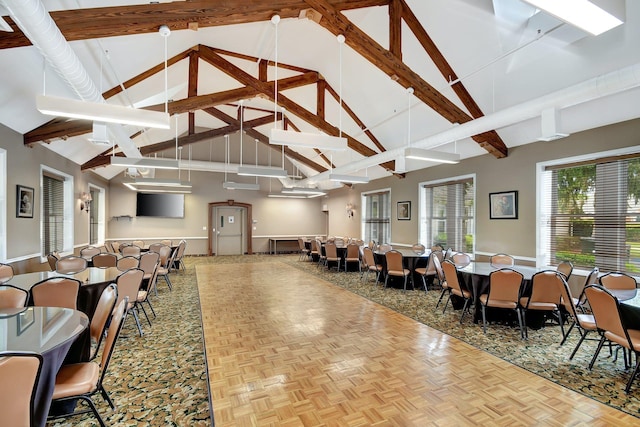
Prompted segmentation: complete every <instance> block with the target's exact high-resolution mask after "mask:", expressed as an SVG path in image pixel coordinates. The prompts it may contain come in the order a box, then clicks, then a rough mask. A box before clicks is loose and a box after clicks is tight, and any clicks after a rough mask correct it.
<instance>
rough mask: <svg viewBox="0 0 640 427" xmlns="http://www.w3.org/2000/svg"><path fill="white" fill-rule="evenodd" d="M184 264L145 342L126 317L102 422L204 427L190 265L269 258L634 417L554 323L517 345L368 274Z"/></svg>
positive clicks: (633, 399) (304, 266) (612, 368)
mask: <svg viewBox="0 0 640 427" xmlns="http://www.w3.org/2000/svg"><path fill="white" fill-rule="evenodd" d="M185 261H186V265H187V270H186V271H182V272H180V273H175V274H172V275H171V280H172V283H173V292H169V290H168V288H167V287H166V285H165V284H164V282H163V281H162V279H160V280H159V286H158V288H159V295H158V296H157V297H155V298H153V299H152V303H153V305H154V308H155V309H156V313H157V314H158V318H157V319H156V320H155V321H153V320H152V323H153V326H152V327H149V325H148V324H147V323H146V320H144V316H142V318H143V319H142V321H143V322H144V323H143V324H142V327H143V330H144V332H145V335H144V337H139V336H138V333H137V330H136V327H135V322H134V321H133V318H129V319H128V320H127V323H126V325H125V327H124V329H123V332H122V335H121V338H120V341H119V342H118V343H117V346H116V349H115V352H114V356H113V357H114V358H113V360H112V363H111V365H110V368H109V372H108V375H107V380H106V382H105V386H106V388H107V390H109V393H110V395H111V397H112V398H113V400H114V402H115V403H116V405H117V406H118V411H117V412H113V413H112V412H111V411H110V408H109V407H108V405H107V404H106V403H104V401H103V400H102V398H101V397H96V398H95V399H94V400H95V401H96V403H97V406H98V410H99V411H100V413H101V414H103V417H104V418H105V421H106V422H107V424H109V425H118V426H134V425H135V426H206V425H211V424H212V420H211V418H210V413H209V393H208V387H207V375H206V366H205V357H204V348H203V344H202V327H201V312H200V304H199V300H198V292H197V284H196V280H195V268H196V266H197V265H199V264H208V263H245V262H246V263H254V262H274V261H279V262H285V263H287V264H289V265H291V266H294V267H295V268H298V269H301V270H304V271H306V272H308V273H310V274H312V275H314V276H317V277H320V278H322V279H325V280H327V281H330V282H332V283H334V284H335V285H337V286H341V287H343V288H345V289H348V290H349V291H351V292H353V293H356V294H358V295H361V296H363V297H364V298H368V299H370V300H372V301H375V302H377V303H379V304H382V305H385V306H387V307H389V308H392V309H393V310H396V311H398V312H400V313H403V314H404V315H406V316H408V317H410V318H413V319H415V320H417V321H419V322H422V323H424V324H426V325H428V326H431V327H433V328H435V329H438V330H440V331H442V332H444V333H446V334H449V335H451V336H454V337H456V338H459V339H461V340H463V341H465V342H467V343H469V344H471V345H473V346H475V347H477V348H480V349H482V350H485V351H487V352H489V353H491V354H494V355H496V356H498V357H500V358H502V359H504V360H507V361H509V362H511V363H513V364H515V365H517V366H520V367H522V368H524V369H527V370H528V371H531V372H533V373H536V374H538V375H540V376H542V377H545V378H548V379H550V380H551V381H554V382H556V383H558V384H560V385H562V386H564V387H567V388H569V389H572V390H575V391H577V392H579V393H582V394H583V395H585V396H588V397H591V398H593V399H595V400H598V401H600V402H603V403H605V404H607V405H609V406H612V407H615V408H618V409H620V410H622V411H625V412H627V413H629V414H632V415H634V416H637V417H640V399H638V397H639V396H640V380H636V382H635V383H634V386H633V387H632V389H631V392H630V393H629V395H626V394H625V393H624V386H625V384H626V381H627V379H628V376H629V374H630V371H627V370H625V369H624V365H623V362H622V360H620V359H619V360H618V361H617V362H614V361H613V360H612V358H610V357H608V353H607V351H606V350H603V352H602V354H601V356H600V357H599V359H598V361H597V362H596V365H595V366H594V369H593V370H592V371H589V370H588V369H587V365H588V363H589V360H590V358H591V355H592V354H593V351H594V349H595V344H596V343H595V342H594V341H585V343H584V344H583V345H582V347H581V348H580V350H579V351H578V353H577V354H576V356H575V357H574V359H573V360H572V361H569V360H568V359H569V355H570V354H571V351H572V350H573V348H574V346H575V345H576V343H577V339H578V333H577V332H575V331H574V332H572V336H571V337H570V338H569V340H568V341H567V343H565V345H563V346H562V347H561V346H560V345H559V343H560V339H561V335H560V331H559V328H558V327H557V326H554V327H545V328H542V329H539V330H529V340H528V341H522V340H521V339H520V334H519V331H518V329H517V328H515V327H512V326H510V325H499V324H491V325H490V326H489V327H488V330H487V334H486V335H485V334H483V332H482V326H481V325H477V324H474V323H473V321H472V319H471V316H466V317H465V319H464V321H463V323H462V324H460V323H459V319H460V311H459V310H452V309H451V306H449V308H448V309H447V311H446V312H445V313H444V314H443V313H442V310H441V309H438V310H435V305H436V301H437V298H438V296H439V294H440V292H439V291H437V290H436V291H429V292H427V293H425V292H424V291H407V292H406V293H404V292H402V290H400V289H393V288H388V289H383V288H382V286H381V285H380V284H378V285H377V286H375V284H374V279H373V276H372V275H370V276H369V280H368V281H367V282H364V281H361V279H360V275H359V273H344V272H336V271H335V270H332V271H327V270H326V268H323V267H320V268H318V267H316V265H315V264H313V263H310V262H303V261H298V257H297V255H295V256H290V255H283V256H278V257H277V258H276V257H274V256H268V255H253V256H242V257H236V256H218V257H186V258H185ZM440 308H442V305H441V306H440ZM550 397H552V396H550ZM639 423H640V420H639ZM49 425H50V426H54V425H55V426H63V425H65V426H71V425H73V426H83V427H84V426H93V425H96V422H95V419H94V418H93V417H92V416H89V415H84V416H78V417H74V418H70V419H67V420H61V421H59V422H57V423H50V424H49Z"/></svg>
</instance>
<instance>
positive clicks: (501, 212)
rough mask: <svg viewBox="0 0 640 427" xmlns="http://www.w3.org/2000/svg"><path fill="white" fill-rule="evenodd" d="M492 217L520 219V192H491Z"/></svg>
mask: <svg viewBox="0 0 640 427" xmlns="http://www.w3.org/2000/svg"><path fill="white" fill-rule="evenodd" d="M489 218H490V219H518V192H517V191H503V192H500V193H489Z"/></svg>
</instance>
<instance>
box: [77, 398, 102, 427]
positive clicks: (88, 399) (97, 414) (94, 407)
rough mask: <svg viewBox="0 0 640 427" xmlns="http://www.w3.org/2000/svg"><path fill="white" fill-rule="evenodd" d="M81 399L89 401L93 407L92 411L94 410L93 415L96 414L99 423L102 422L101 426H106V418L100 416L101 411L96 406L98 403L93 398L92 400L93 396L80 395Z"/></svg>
mask: <svg viewBox="0 0 640 427" xmlns="http://www.w3.org/2000/svg"><path fill="white" fill-rule="evenodd" d="M79 399H81V400H84V401H85V402H87V404H88V405H89V407H90V408H91V412H93V415H95V416H96V418H97V419H98V423H99V424H100V427H106V424H105V423H104V420H103V419H102V417H101V416H100V413H99V412H98V408H96V405H95V403H93V400H91V398H90V397H88V396H79Z"/></svg>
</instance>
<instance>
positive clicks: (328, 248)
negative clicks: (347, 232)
mask: <svg viewBox="0 0 640 427" xmlns="http://www.w3.org/2000/svg"><path fill="white" fill-rule="evenodd" d="M324 251H325V254H326V255H327V258H332V259H336V258H338V248H337V247H336V245H335V243H327V244H326V245H324Z"/></svg>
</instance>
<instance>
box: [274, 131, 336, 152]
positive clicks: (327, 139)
mask: <svg viewBox="0 0 640 427" xmlns="http://www.w3.org/2000/svg"><path fill="white" fill-rule="evenodd" d="M269 144H271V145H287V146H289V147H304V148H317V149H318V150H334V151H344V150H346V149H347V138H342V137H338V136H331V135H325V134H320V133H310V132H295V131H289V130H282V129H271V134H270V135H269Z"/></svg>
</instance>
